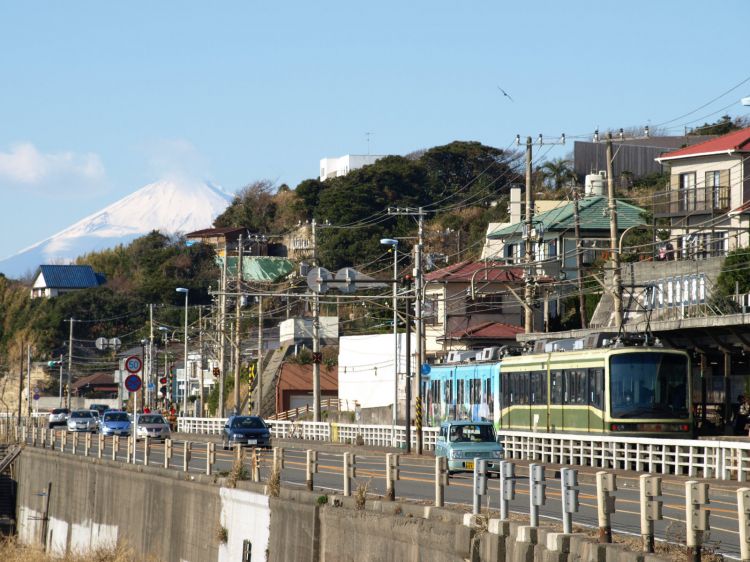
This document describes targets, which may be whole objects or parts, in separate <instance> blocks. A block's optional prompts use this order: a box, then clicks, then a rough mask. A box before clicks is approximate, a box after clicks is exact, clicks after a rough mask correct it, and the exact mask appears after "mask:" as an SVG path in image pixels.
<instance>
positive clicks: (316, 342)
mask: <svg viewBox="0 0 750 562" xmlns="http://www.w3.org/2000/svg"><path fill="white" fill-rule="evenodd" d="M315 227H316V222H315V219H313V220H312V251H313V266H315V267H318V239H317V233H316V231H315V230H316V229H315ZM312 329H313V342H312V344H313V421H316V422H319V421H321V413H320V360H319V359H320V299H319V298H318V293H317V292H313V325H312Z"/></svg>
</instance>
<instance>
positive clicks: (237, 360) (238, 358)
mask: <svg viewBox="0 0 750 562" xmlns="http://www.w3.org/2000/svg"><path fill="white" fill-rule="evenodd" d="M241 315H242V234H240V239H239V242H238V245H237V302H236V304H235V325H236V331H235V339H234V413H235V414H239V413H240V364H241V363H242V352H241V350H240V339H241V337H240V334H241V333H242V330H241V322H240V319H241Z"/></svg>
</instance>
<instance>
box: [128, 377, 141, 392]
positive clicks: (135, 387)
mask: <svg viewBox="0 0 750 562" xmlns="http://www.w3.org/2000/svg"><path fill="white" fill-rule="evenodd" d="M125 388H127V389H128V390H129V391H130V392H138V391H139V390H140V389H141V377H139V376H138V375H128V377H127V378H126V379H125Z"/></svg>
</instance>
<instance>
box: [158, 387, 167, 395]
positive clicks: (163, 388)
mask: <svg viewBox="0 0 750 562" xmlns="http://www.w3.org/2000/svg"><path fill="white" fill-rule="evenodd" d="M159 392H161V396H162V398H166V397H167V387H166V386H162V387H161V388H160V389H159Z"/></svg>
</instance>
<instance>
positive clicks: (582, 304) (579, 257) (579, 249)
mask: <svg viewBox="0 0 750 562" xmlns="http://www.w3.org/2000/svg"><path fill="white" fill-rule="evenodd" d="M579 196H580V194H579V193H578V189H577V188H574V189H573V213H574V215H575V236H576V276H577V277H578V279H577V281H578V308H579V310H580V314H581V328H587V327H588V318H587V316H586V297H585V296H584V294H583V246H582V244H581V215H580V214H579V209H578V198H579ZM564 259H565V258H564V257H563V260H564Z"/></svg>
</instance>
